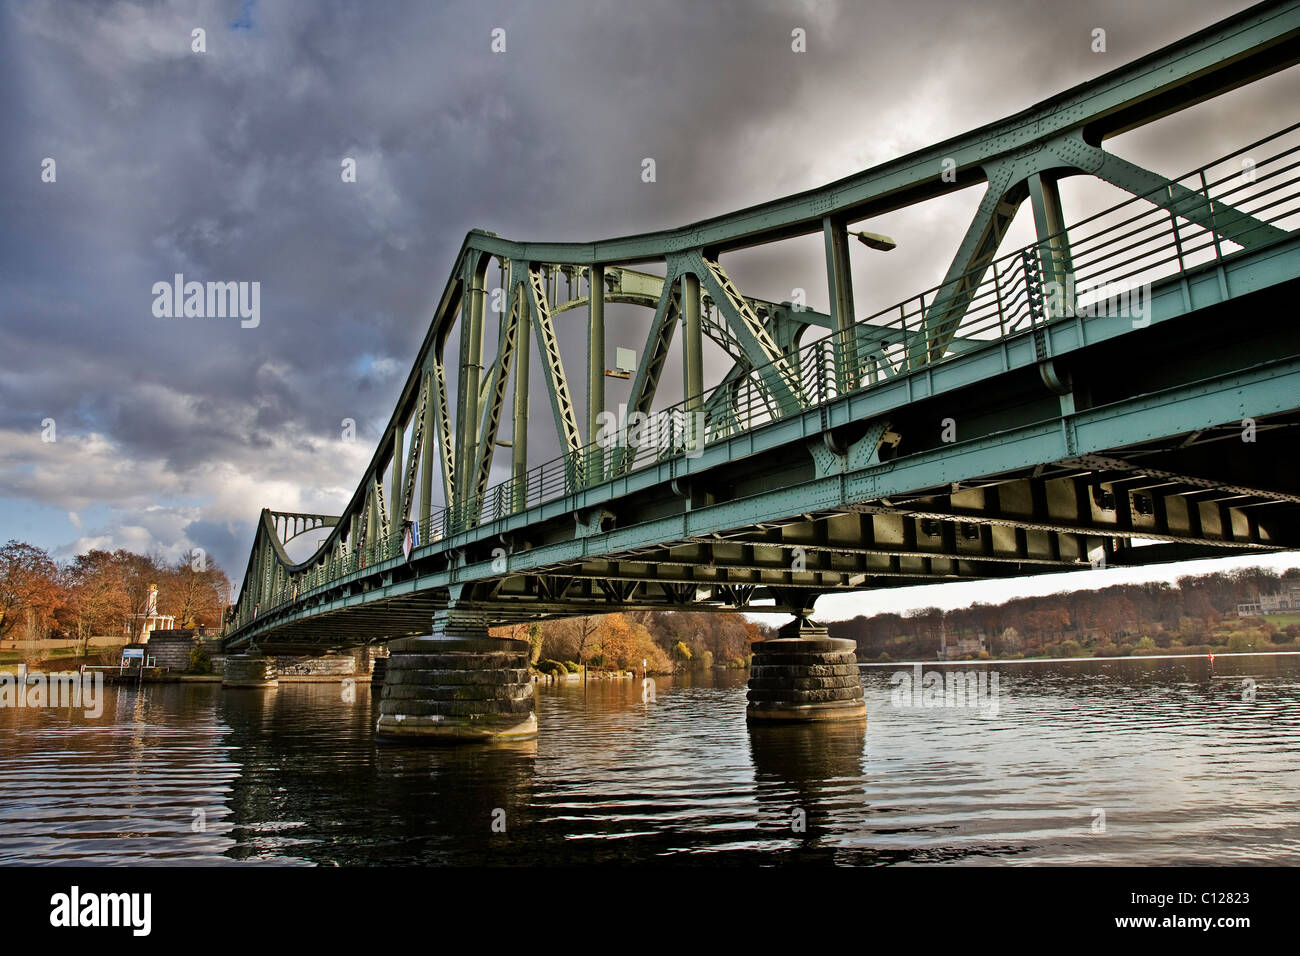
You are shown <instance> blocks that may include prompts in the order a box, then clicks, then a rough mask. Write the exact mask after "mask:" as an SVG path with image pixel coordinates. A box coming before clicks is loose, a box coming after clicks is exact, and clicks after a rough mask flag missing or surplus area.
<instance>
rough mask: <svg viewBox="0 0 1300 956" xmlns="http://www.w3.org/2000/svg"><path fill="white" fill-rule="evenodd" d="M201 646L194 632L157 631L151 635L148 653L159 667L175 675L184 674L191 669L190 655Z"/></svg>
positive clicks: (178, 630)
mask: <svg viewBox="0 0 1300 956" xmlns="http://www.w3.org/2000/svg"><path fill="white" fill-rule="evenodd" d="M198 646H199V639H198V637H197V636H196V635H195V633H194V632H193V631H192V630H182V629H175V630H157V631H153V632H152V633H150V635H149V643H148V645H147V650H146V653H147V654H148V655H149V656H150V657H152V658H153V659H154V664H156V665H157V666H158V667H165V668H167V670H169V671H171V672H172V673H174V674H184V673H186V672H187V671H189V669H190V655H191V654H192V653H193V652H194V648H196V647H198Z"/></svg>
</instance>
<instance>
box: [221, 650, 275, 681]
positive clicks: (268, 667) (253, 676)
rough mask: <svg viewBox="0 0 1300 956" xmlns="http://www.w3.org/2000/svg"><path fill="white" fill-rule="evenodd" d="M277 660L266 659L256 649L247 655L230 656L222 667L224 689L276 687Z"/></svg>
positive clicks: (249, 651)
mask: <svg viewBox="0 0 1300 956" xmlns="http://www.w3.org/2000/svg"><path fill="white" fill-rule="evenodd" d="M279 683H280V682H279V680H278V679H277V678H276V675H275V658H274V657H264V656H263V655H262V652H261V651H260V650H258V649H257V648H256V647H250V648H249V649H248V652H247V653H245V654H230V655H228V656H227V657H226V662H225V664H223V665H222V667H221V686H222V687H276V686H278V685H279Z"/></svg>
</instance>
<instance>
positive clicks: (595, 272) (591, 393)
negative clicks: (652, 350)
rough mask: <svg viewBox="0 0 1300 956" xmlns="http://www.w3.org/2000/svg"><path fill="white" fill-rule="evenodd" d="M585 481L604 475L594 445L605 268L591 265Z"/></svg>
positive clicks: (601, 383) (601, 386)
mask: <svg viewBox="0 0 1300 956" xmlns="http://www.w3.org/2000/svg"><path fill="white" fill-rule="evenodd" d="M587 303H588V305H587V446H588V448H591V449H592V453H591V455H590V456H589V460H588V463H587V483H588V484H595V483H596V482H598V481H600V480H601V479H602V478H603V477H604V474H605V463H604V458H603V457H602V455H601V452H600V450H599V446H597V445H596V437H597V433H598V431H599V429H600V415H601V412H603V411H604V410H605V267H604V266H603V265H592V267H591V269H590V270H589V271H588V273H587Z"/></svg>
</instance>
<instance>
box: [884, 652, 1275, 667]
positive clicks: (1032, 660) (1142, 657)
mask: <svg viewBox="0 0 1300 956" xmlns="http://www.w3.org/2000/svg"><path fill="white" fill-rule="evenodd" d="M1297 655H1300V651H1224V652H1223V653H1222V654H1215V655H1213V656H1214V657H1288V656H1289V657H1295V656H1297ZM1210 657H1211V655H1209V654H1130V655H1128V656H1127V657H1118V656H1117V657H999V658H991V659H989V660H983V661H977V660H969V661H947V660H945V661H937V660H936V661H931V660H925V661H858V666H859V667H898V666H900V665H906V666H911V665H913V664H924V665H926V666H927V667H929V666H935V665H938V666H940V667H945V666H948V665H951V664H959V665H963V666H964V665H968V664H1052V663H1057V664H1059V663H1064V662H1066V661H1162V660H1176V659H1178V658H1197V659H1200V660H1209V659H1210Z"/></svg>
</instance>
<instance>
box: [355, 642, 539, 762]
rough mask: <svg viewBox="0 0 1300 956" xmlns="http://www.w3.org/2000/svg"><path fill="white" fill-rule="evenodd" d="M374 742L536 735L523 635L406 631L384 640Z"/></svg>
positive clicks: (531, 685)
mask: <svg viewBox="0 0 1300 956" xmlns="http://www.w3.org/2000/svg"><path fill="white" fill-rule="evenodd" d="M389 650H390V652H391V653H390V654H389V657H388V671H387V673H386V674H385V675H384V694H383V697H382V698H381V699H380V701H379V722H378V724H377V725H376V727H375V737H376V739H378V740H386V741H397V742H408V743H409V742H430V743H439V742H446V743H456V742H462V741H480V742H492V741H510V740H528V739H531V738H533V737H536V736H537V715H536V713H535V712H534V705H535V700H534V697H533V683H532V680H531V679H530V678H529V674H528V655H529V650H530V648H529V645H528V642H527V641H511V640H504V639H501V638H494V637H487V636H486V633H484V635H483V636H450V635H447V636H442V635H432V636H428V637H411V638H406V639H403V640H398V641H393V642H392V643H390V644H389Z"/></svg>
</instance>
